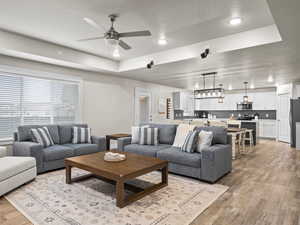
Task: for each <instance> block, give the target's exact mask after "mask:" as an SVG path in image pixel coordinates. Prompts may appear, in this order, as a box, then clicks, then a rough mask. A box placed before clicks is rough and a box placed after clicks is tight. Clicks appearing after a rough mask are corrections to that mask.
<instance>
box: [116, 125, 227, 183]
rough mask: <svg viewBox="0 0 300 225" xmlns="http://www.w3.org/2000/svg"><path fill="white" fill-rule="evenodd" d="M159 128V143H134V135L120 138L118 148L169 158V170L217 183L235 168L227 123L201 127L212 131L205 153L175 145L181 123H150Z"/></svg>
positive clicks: (199, 128)
mask: <svg viewBox="0 0 300 225" xmlns="http://www.w3.org/2000/svg"><path fill="white" fill-rule="evenodd" d="M149 125H150V127H158V128H159V145H157V146H153V145H139V144H131V138H120V139H118V150H120V151H125V152H132V153H136V154H141V155H145V156H151V157H157V158H160V159H163V160H167V161H169V171H170V172H173V173H176V174H180V175H185V176H189V177H193V178H197V179H200V180H204V181H207V182H211V183H214V182H215V181H217V180H218V179H219V178H221V177H222V176H224V175H225V174H227V173H229V172H231V169H232V152H231V145H230V144H229V143H228V142H227V139H228V138H227V130H226V128H223V127H197V129H198V130H199V131H200V130H206V131H212V132H213V135H214V137H213V140H212V145H211V146H210V147H209V148H207V149H205V150H203V151H202V152H201V153H187V152H182V151H180V148H177V147H173V146H172V144H173V142H174V139H175V135H176V129H177V125H175V124H151V123H150V124H149Z"/></svg>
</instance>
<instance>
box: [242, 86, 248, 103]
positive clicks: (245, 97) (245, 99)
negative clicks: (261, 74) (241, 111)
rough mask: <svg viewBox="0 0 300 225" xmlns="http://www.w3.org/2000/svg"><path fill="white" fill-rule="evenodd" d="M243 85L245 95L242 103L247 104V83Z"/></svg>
mask: <svg viewBox="0 0 300 225" xmlns="http://www.w3.org/2000/svg"><path fill="white" fill-rule="evenodd" d="M244 85H245V95H244V97H243V103H248V102H249V97H248V82H247V81H245V82H244Z"/></svg>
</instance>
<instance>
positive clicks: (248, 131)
mask: <svg viewBox="0 0 300 225" xmlns="http://www.w3.org/2000/svg"><path fill="white" fill-rule="evenodd" d="M246 141H249V148H250V150H253V147H254V143H253V130H252V129H246V131H245V137H244V143H245V144H246Z"/></svg>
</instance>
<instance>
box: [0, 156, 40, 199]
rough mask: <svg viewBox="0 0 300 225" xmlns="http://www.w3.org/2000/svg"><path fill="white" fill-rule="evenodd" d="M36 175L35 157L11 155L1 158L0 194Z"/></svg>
mask: <svg viewBox="0 0 300 225" xmlns="http://www.w3.org/2000/svg"><path fill="white" fill-rule="evenodd" d="M35 177H36V161H35V158H32V157H11V156H7V157H2V158H0V196H2V195H4V194H5V193H7V192H9V191H11V190H13V189H15V188H17V187H19V186H21V185H22V184H25V183H27V182H28V181H31V180H33V179H34V178H35Z"/></svg>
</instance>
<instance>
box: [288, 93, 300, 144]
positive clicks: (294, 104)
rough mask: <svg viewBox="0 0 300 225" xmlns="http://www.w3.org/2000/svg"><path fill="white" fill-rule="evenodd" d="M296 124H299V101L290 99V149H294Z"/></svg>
mask: <svg viewBox="0 0 300 225" xmlns="http://www.w3.org/2000/svg"><path fill="white" fill-rule="evenodd" d="M296 122H300V99H291V105H290V127H291V147H293V148H295V147H296Z"/></svg>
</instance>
